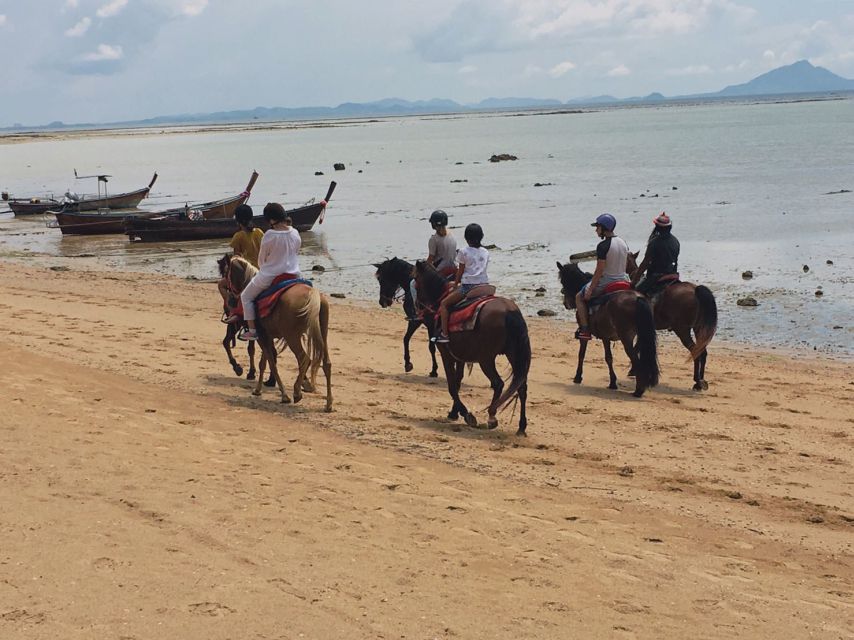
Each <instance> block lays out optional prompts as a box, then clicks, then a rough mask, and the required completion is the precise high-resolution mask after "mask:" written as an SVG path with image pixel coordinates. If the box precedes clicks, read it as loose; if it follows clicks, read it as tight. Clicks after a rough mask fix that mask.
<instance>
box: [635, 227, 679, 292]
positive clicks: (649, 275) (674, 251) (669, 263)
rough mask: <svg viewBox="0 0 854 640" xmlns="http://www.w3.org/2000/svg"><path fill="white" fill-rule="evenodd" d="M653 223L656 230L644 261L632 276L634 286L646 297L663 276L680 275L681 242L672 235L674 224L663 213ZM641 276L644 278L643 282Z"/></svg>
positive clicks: (648, 245)
mask: <svg viewBox="0 0 854 640" xmlns="http://www.w3.org/2000/svg"><path fill="white" fill-rule="evenodd" d="M652 222H653V224H655V229H654V231H653V232H652V235H650V237H649V242H648V243H647V245H646V253H645V254H644V257H643V261H642V262H641V263H640V264H639V265H638V268H637V271H635V272H634V273H633V274H632V286H634V288H635V290H636V291H639V292H640V293H642V294H644V295H647V294H648V293H649V292H650V291H651V290H652V289H653V287H655V285H656V284H657V283H658V281H659V280H660V279H661V278H662V277H663V276H668V275H673V274H678V273H679V240H677V239H676V236H674V235H673V233H672V229H673V223H672V222H671V220H670V216H668V215H667V214H666V213H664V211H662V212H661V214H660V215H659V216H657V217H656V218H654V219H653V221H652ZM644 273H646V275H645V276H644ZM641 276H644V278H643V280H641ZM638 280H640V282H638Z"/></svg>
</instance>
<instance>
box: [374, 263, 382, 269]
mask: <svg viewBox="0 0 854 640" xmlns="http://www.w3.org/2000/svg"><path fill="white" fill-rule="evenodd" d="M374 266H375V267H376V268H377V269H379V268H380V267H381V266H383V265H382V263H381V262H374Z"/></svg>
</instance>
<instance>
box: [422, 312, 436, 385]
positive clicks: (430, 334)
mask: <svg viewBox="0 0 854 640" xmlns="http://www.w3.org/2000/svg"><path fill="white" fill-rule="evenodd" d="M424 328H425V329H427V338H428V340H427V348H428V349H430V358H431V359H432V360H433V368H432V369H430V377H431V378H438V377H439V365H438V363H437V362H436V343H435V342H433V340H432V338H433V332H432V331H430V325H429V324H426V323H425V324H424Z"/></svg>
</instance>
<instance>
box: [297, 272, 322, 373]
mask: <svg viewBox="0 0 854 640" xmlns="http://www.w3.org/2000/svg"><path fill="white" fill-rule="evenodd" d="M321 302H322V300H321V296H320V291H319V290H318V289H316V288H315V287H311V291H310V293H309V294H308V300H306V302H305V305H303V307H302V308H301V309H300V310H299V311H297V315H298V316H299V317H304V318H305V319H306V336H307V339H308V344H307V346H306V352H307V355H308V358H309V363H310V366H311V369H310V371H311V374H310V375H311V377H310V380H311V383H312V385H313V384H314V382H315V379H316V378H317V368H318V367H319V366H320V365H321V363H322V362H323V353H324V349H325V345H326V340H325V339H324V330H323V323H322V322H321V318H320V315H321V307H322V304H321ZM326 320H327V322H328V321H329V314H328V309H327V313H326Z"/></svg>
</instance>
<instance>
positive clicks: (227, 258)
mask: <svg viewBox="0 0 854 640" xmlns="http://www.w3.org/2000/svg"><path fill="white" fill-rule="evenodd" d="M232 256H234V254H233V253H226V254H225V255H224V256H223V257H222V258H220V259H219V260H217V261H216V264H217V266H218V267H219V275H220V277H221V278H224V277H225V273H226V271H228V263H229V262H231V258H232Z"/></svg>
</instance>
